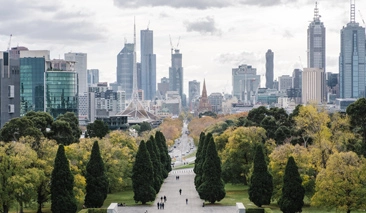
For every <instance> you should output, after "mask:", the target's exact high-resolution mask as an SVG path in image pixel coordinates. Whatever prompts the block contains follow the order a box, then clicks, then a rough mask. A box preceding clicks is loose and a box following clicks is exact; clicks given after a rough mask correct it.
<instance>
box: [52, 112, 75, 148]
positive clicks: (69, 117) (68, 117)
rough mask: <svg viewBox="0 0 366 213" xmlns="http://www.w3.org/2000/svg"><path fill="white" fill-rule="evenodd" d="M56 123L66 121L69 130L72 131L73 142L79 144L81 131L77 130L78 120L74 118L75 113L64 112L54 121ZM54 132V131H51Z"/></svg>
mask: <svg viewBox="0 0 366 213" xmlns="http://www.w3.org/2000/svg"><path fill="white" fill-rule="evenodd" d="M56 121H66V122H67V123H69V125H70V127H71V130H72V137H73V141H72V143H74V142H79V139H80V136H81V133H82V132H81V129H80V128H79V120H78V118H77V117H76V116H75V113H73V112H66V113H65V114H63V115H59V116H58V117H57V119H56ZM53 131H54V129H53Z"/></svg>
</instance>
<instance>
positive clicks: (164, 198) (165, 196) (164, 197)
mask: <svg viewBox="0 0 366 213" xmlns="http://www.w3.org/2000/svg"><path fill="white" fill-rule="evenodd" d="M165 202H166V196H165V195H164V203H165Z"/></svg>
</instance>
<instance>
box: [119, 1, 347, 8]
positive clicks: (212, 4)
mask: <svg viewBox="0 0 366 213" xmlns="http://www.w3.org/2000/svg"><path fill="white" fill-rule="evenodd" d="M328 1H332V0H328ZM338 1H340V0H338ZM298 3H304V4H314V1H313V0H307V1H306V0H224V1H222V0H114V5H115V6H117V7H120V8H138V7H157V6H167V7H173V8H194V9H201V10H203V9H208V8H224V7H229V6H238V5H249V6H260V7H270V6H276V5H281V4H298Z"/></svg>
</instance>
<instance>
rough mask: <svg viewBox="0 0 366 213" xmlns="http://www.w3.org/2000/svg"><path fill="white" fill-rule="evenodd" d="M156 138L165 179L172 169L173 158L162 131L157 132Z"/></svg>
mask: <svg viewBox="0 0 366 213" xmlns="http://www.w3.org/2000/svg"><path fill="white" fill-rule="evenodd" d="M155 140H156V143H157V145H158V147H159V152H160V162H161V163H162V164H163V178H164V179H165V178H167V177H168V173H169V172H170V171H172V165H171V158H170V156H169V153H168V147H167V146H166V140H165V137H164V135H163V133H162V132H160V131H157V132H156V134H155Z"/></svg>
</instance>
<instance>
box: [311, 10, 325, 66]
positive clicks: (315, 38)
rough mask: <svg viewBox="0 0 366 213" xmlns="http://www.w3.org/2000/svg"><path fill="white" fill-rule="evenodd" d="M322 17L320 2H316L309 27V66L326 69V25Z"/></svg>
mask: <svg viewBox="0 0 366 213" xmlns="http://www.w3.org/2000/svg"><path fill="white" fill-rule="evenodd" d="M320 17H321V16H320V15H319V9H318V4H317V3H315V8H314V18H313V21H312V22H311V23H310V24H309V27H308V44H307V46H308V50H307V57H308V58H307V59H308V63H307V66H308V68H320V69H323V71H325V27H324V24H323V22H321V21H320Z"/></svg>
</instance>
